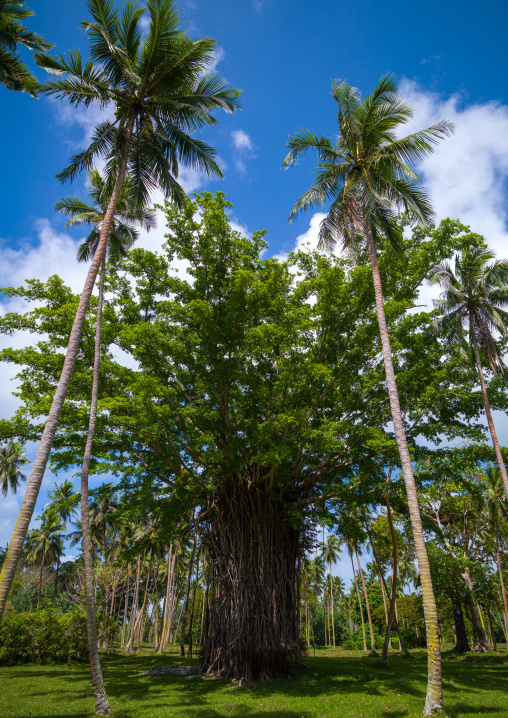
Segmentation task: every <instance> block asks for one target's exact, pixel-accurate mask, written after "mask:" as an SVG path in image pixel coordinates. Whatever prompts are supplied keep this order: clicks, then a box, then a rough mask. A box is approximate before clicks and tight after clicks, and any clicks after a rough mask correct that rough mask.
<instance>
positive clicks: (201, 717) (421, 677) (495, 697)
mask: <svg viewBox="0 0 508 718" xmlns="http://www.w3.org/2000/svg"><path fill="white" fill-rule="evenodd" d="M505 653H506V650H505V649H504V647H502V646H501V647H499V650H498V652H497V653H496V654H493V653H490V654H485V655H473V654H469V655H468V656H466V657H464V656H452V655H446V654H445V655H444V656H443V685H444V692H445V704H446V710H445V713H444V714H443V718H445V717H446V718H448V717H449V718H452V717H453V718H461V717H462V716H474V717H475V718H484V717H485V718H487V716H489V717H490V718H491V717H492V716H493V715H496V716H506V717H508V660H507V659H506V658H505ZM304 660H305V663H306V664H307V665H308V669H306V670H305V669H298V670H297V671H295V672H294V674H293V676H292V677H288V678H280V679H277V680H273V681H270V682H266V683H248V684H243V685H242V686H238V685H237V684H234V683H232V681H231V680H215V679H213V678H202V677H197V678H176V677H149V676H145V675H143V674H144V671H146V670H148V669H149V668H152V667H154V666H158V665H168V664H171V663H174V664H176V663H181V664H185V665H188V664H190V663H193V664H196V663H197V660H196V659H194V660H193V661H189V660H188V659H182V658H180V656H179V651H177V649H176V648H171V649H170V650H169V652H167V653H165V654H164V655H163V656H158V655H154V654H153V651H151V650H150V649H149V648H148V647H145V648H144V649H143V652H142V654H141V655H139V656H126V655H125V654H123V653H122V652H121V651H110V652H107V653H104V654H103V655H102V664H103V673H104V679H105V683H106V687H107V691H108V695H109V698H110V703H111V706H112V708H113V715H114V718H166V716H167V717H168V718H169V717H171V718H173V717H174V718H176V717H177V716H178V717H181V718H187V717H189V718H190V717H191V716H192V717H193V718H208V716H217V717H220V716H224V717H225V716H245V717H248V718H258V717H261V716H264V717H266V716H272V717H273V718H373V717H377V716H379V717H383V718H404V717H408V718H409V717H413V716H414V717H416V716H419V715H421V710H422V707H423V703H424V698H425V685H426V655H425V653H424V652H423V651H414V652H413V659H412V660H406V659H403V658H401V657H400V656H399V654H398V653H397V652H396V651H394V652H393V653H392V654H391V656H390V665H389V668H388V669H381V668H379V667H378V666H377V660H376V659H375V658H368V657H366V656H365V654H364V653H363V652H361V651H342V650H340V649H337V650H333V649H325V650H318V651H316V655H315V656H314V655H312V653H311V655H309V656H307V657H306V658H305V659H304ZM0 685H1V693H0V716H2V718H43V717H44V718H89V717H91V716H93V699H92V697H91V685H90V677H89V668H88V665H87V664H86V663H82V664H81V663H73V664H70V665H24V666H15V667H0Z"/></svg>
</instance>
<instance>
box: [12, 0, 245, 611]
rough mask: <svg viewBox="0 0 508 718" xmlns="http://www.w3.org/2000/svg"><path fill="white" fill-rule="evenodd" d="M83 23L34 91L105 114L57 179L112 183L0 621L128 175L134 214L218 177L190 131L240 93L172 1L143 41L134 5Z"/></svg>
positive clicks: (102, 2) (99, 5)
mask: <svg viewBox="0 0 508 718" xmlns="http://www.w3.org/2000/svg"><path fill="white" fill-rule="evenodd" d="M87 7H88V9H89V11H90V13H91V15H92V19H91V20H89V21H85V22H83V23H82V26H83V28H84V29H85V30H86V31H87V33H88V38H89V41H90V56H89V59H88V60H87V61H86V62H83V61H82V59H81V54H80V52H79V50H73V51H72V52H71V53H69V55H68V56H67V57H65V56H62V55H60V56H59V57H58V58H57V59H54V58H52V57H50V56H49V55H48V54H46V53H43V52H38V53H36V56H35V57H36V61H37V63H38V64H39V65H40V66H41V67H43V68H45V69H46V70H47V71H48V72H51V73H53V74H55V75H56V77H55V78H54V79H51V80H49V81H48V82H47V84H46V85H45V86H44V87H43V90H42V91H43V92H45V93H46V94H48V95H55V96H56V97H58V98H62V99H63V98H64V99H67V100H68V101H69V102H70V103H71V104H72V105H74V106H77V105H84V106H85V107H88V106H90V104H91V103H93V102H96V103H98V105H99V107H101V108H102V109H106V108H109V109H110V110H113V113H114V116H112V117H111V119H109V118H106V119H104V120H103V121H101V122H100V123H99V124H98V125H97V127H96V128H95V131H94V133H93V135H92V140H91V143H90V145H89V146H88V147H87V148H86V149H85V150H83V151H82V152H80V153H79V154H77V155H76V156H74V157H73V158H72V159H71V163H70V165H69V166H68V167H67V168H66V169H65V170H63V172H61V173H60V174H59V178H60V179H61V180H62V181H66V180H72V179H74V178H75V177H76V175H77V174H78V172H80V171H81V170H90V169H91V168H92V167H93V166H94V163H95V160H96V158H97V157H104V158H106V160H107V165H106V168H107V171H106V175H107V176H114V177H115V182H114V186H113V190H112V193H111V197H110V202H109V205H108V208H107V210H106V214H105V217H104V221H103V223H102V227H101V235H100V239H99V241H98V244H97V249H96V251H95V254H94V257H93V260H92V262H91V264H90V268H89V271H88V275H87V278H86V281H85V286H84V288H83V292H82V294H81V298H80V301H79V305H78V309H77V312H76V316H75V319H74V323H73V326H72V329H71V333H70V337H69V344H68V347H67V351H66V355H65V359H64V364H63V369H62V373H61V376H60V380H59V382H58V385H57V388H56V391H55V395H54V399H53V403H52V405H51V409H50V413H49V416H48V419H47V421H46V425H45V427H44V431H43V434H42V437H41V442H40V445H39V449H38V451H37V456H36V459H35V462H34V466H33V469H32V473H31V475H30V479H29V483H28V487H27V491H26V494H25V497H24V500H23V505H22V507H21V512H20V517H19V519H18V521H17V523H16V528H15V531H14V535H13V538H12V540H11V542H10V544H9V549H8V552H7V557H6V559H5V562H4V565H3V568H2V573H1V574H0V619H1V617H2V614H3V611H4V609H5V604H6V601H7V596H8V593H9V589H10V586H11V584H12V581H13V578H14V574H15V571H16V566H17V563H18V559H19V556H20V554H21V550H22V547H23V542H24V540H25V536H26V533H27V531H28V526H29V523H30V520H31V518H32V515H33V511H34V507H35V503H36V501H37V496H38V494H39V489H40V485H41V482H42V478H43V476H44V471H45V468H46V464H47V461H48V457H49V453H50V451H51V447H52V444H53V439H54V436H55V432H56V429H57V426H58V421H59V418H60V414H61V411H62V406H63V403H64V400H65V397H66V395H67V391H68V388H69V384H70V380H71V377H72V372H73V369H74V364H75V361H76V357H77V355H78V351H79V344H80V338H81V331H82V328H83V323H84V320H85V316H86V311H87V308H88V304H89V301H90V296H91V294H92V290H93V287H94V284H95V279H96V277H97V273H98V270H99V267H100V265H101V263H102V260H103V257H104V254H105V252H106V245H107V241H108V237H109V231H110V225H111V222H112V219H113V215H114V212H115V207H116V204H117V202H118V200H119V196H120V191H121V188H122V186H123V184H124V181H125V177H126V175H127V174H130V176H131V177H132V179H133V182H134V183H135V187H136V190H135V192H136V196H137V199H138V201H137V202H136V204H137V206H145V205H146V204H147V201H148V198H149V195H150V192H151V191H152V190H155V189H156V188H160V189H161V190H162V191H163V192H164V194H165V195H166V196H167V197H169V198H172V199H173V201H174V202H176V203H177V204H178V203H182V202H183V200H184V198H185V193H184V191H183V189H182V188H181V186H180V185H179V184H178V169H179V163H183V164H184V165H187V166H190V167H192V168H194V169H196V170H198V171H201V172H204V173H205V174H207V175H209V176H217V177H222V173H221V171H220V169H219V167H218V165H217V163H216V162H215V159H214V157H215V151H214V150H213V148H211V147H210V146H209V145H207V144H206V143H204V142H203V141H201V140H199V139H196V138H194V137H192V136H191V134H190V133H191V132H193V131H194V130H197V129H201V128H203V127H205V126H206V125H210V124H215V123H216V120H215V118H214V117H213V115H212V114H211V113H212V112H214V111H215V110H217V109H223V110H225V111H227V112H234V111H235V110H236V109H237V108H238V107H239V95H240V91H239V90H236V89H234V88H230V87H228V86H227V85H226V84H225V83H224V82H223V80H222V79H221V78H220V77H219V76H218V75H216V74H209V73H206V68H207V66H208V65H209V64H210V63H211V62H212V61H213V57H214V55H213V52H214V49H215V41H214V40H211V39H203V40H196V41H193V40H190V39H189V38H188V37H187V36H186V35H184V34H183V33H182V32H181V30H180V16H179V14H178V12H177V10H176V8H175V5H174V3H173V2H172V1H171V0H147V3H146V10H147V11H148V14H149V18H150V19H149V26H148V31H147V33H146V35H145V36H144V38H143V36H142V27H141V26H140V19H141V17H142V15H143V13H144V12H145V8H143V7H141V6H139V5H137V4H136V3H135V2H128V3H126V4H125V5H124V7H123V10H122V12H119V10H118V8H117V6H116V3H115V2H113V0H88V2H87Z"/></svg>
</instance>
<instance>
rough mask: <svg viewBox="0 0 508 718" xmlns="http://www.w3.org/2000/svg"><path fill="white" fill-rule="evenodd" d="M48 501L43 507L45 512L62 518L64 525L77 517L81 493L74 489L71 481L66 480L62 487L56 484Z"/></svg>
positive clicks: (50, 492) (49, 492)
mask: <svg viewBox="0 0 508 718" xmlns="http://www.w3.org/2000/svg"><path fill="white" fill-rule="evenodd" d="M48 498H49V499H50V501H48V503H47V504H44V506H43V507H42V510H43V512H51V513H54V514H56V515H57V516H59V517H60V520H61V521H63V522H64V523H65V522H66V521H70V520H71V519H72V518H74V516H75V515H76V507H77V505H78V502H79V492H78V491H77V490H76V489H75V488H74V483H73V482H72V481H71V480H70V479H65V480H64V481H63V482H62V483H61V484H60V486H58V484H57V483H56V482H55V484H54V488H52V489H51V491H48Z"/></svg>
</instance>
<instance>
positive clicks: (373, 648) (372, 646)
mask: <svg viewBox="0 0 508 718" xmlns="http://www.w3.org/2000/svg"><path fill="white" fill-rule="evenodd" d="M353 545H354V547H355V554H356V562H357V563H358V573H359V574H360V580H361V582H362V588H363V595H364V597H365V606H366V608H367V620H368V622H369V632H370V652H371V653H376V652H377V651H376V641H375V640H374V629H373V628H372V616H371V614H370V603H369V595H368V593H367V587H366V586H365V579H364V577H363V571H362V567H361V565H360V557H359V556H358V549H357V548H356V542H355V543H354V544H353Z"/></svg>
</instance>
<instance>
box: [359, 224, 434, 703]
mask: <svg viewBox="0 0 508 718" xmlns="http://www.w3.org/2000/svg"><path fill="white" fill-rule="evenodd" d="M365 235H366V239H367V246H368V250H369V258H370V263H371V267H372V278H373V282H374V295H375V299H376V311H377V317H378V324H379V335H380V339H381V346H382V350H383V360H384V366H385V373H386V384H387V389H388V397H389V399H390V409H391V414H392V421H393V428H394V432H395V438H396V441H397V448H398V450H399V456H400V463H401V467H402V474H403V476H404V483H405V485H406V493H407V500H408V507H409V516H410V519H411V526H412V528H413V538H414V542H415V548H416V556H417V560H418V568H419V571H420V580H421V586H422V594H423V609H424V614H425V626H426V629H427V656H428V659H427V667H428V676H427V695H426V698H425V706H424V709H423V715H424V716H429V715H432V713H433V712H434V711H437V710H442V709H443V684H442V679H441V653H440V649H439V625H438V619H437V610H436V600H435V598H434V590H433V587H432V579H431V576H430V566H429V559H428V556H427V549H426V546H425V539H424V536H423V526H422V520H421V516H420V508H419V506H418V496H417V493H416V484H415V480H414V476H413V467H412V465H411V457H410V455H409V449H408V445H407V440H406V432H405V431H404V423H403V421H402V414H401V411H400V403H399V395H398V392H397V384H396V381H395V372H394V370H393V362H392V352H391V347H390V337H389V335H388V327H387V325H386V317H385V311H384V300H383V288H382V285H381V276H380V274H379V266H378V263H377V256H376V248H375V245H374V239H373V236H372V229H371V226H370V222H369V220H368V218H367V219H366V221H365Z"/></svg>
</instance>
